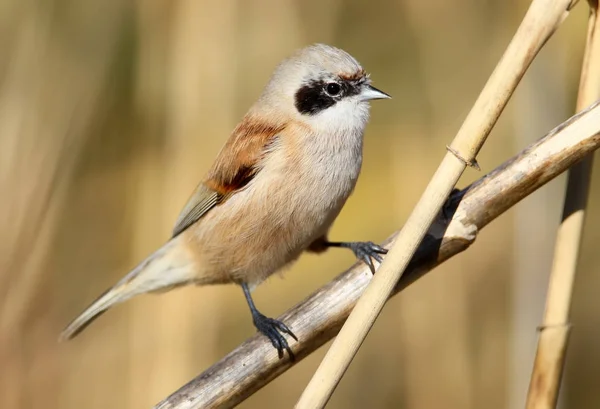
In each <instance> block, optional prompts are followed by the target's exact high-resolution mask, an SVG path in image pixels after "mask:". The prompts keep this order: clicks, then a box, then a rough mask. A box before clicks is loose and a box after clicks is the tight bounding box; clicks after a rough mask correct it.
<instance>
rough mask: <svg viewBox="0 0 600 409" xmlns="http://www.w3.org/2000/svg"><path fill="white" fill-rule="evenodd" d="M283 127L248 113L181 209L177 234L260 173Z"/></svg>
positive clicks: (176, 227)
mask: <svg viewBox="0 0 600 409" xmlns="http://www.w3.org/2000/svg"><path fill="white" fill-rule="evenodd" d="M283 128H284V127H283V126H274V125H272V124H269V123H268V122H264V121H258V120H256V119H255V118H253V117H252V116H246V117H245V118H244V120H243V121H242V122H241V123H240V124H239V125H238V126H237V127H236V128H235V130H234V131H233V133H232V135H231V136H230V137H229V139H228V140H227V142H226V143H225V146H224V147H223V148H222V149H221V152H220V153H219V155H218V156H217V159H216V161H215V163H214V164H213V166H212V168H211V170H210V171H209V172H208V176H207V178H206V180H205V181H204V182H202V183H201V184H200V185H199V186H198V187H197V188H196V190H195V191H194V193H193V194H192V196H191V197H190V198H189V200H188V202H187V204H186V205H185V207H184V208H183V210H182V211H181V214H180V215H179V217H178V219H177V222H176V223H175V228H174V229H173V237H175V236H177V235H179V234H180V233H181V232H183V231H184V230H186V229H187V228H188V227H190V226H191V225H192V224H194V223H195V222H197V221H198V220H200V219H201V218H202V216H204V215H205V214H206V213H207V212H208V211H209V210H210V209H212V208H213V207H215V206H217V205H218V204H220V203H223V202H224V201H225V200H227V199H228V198H229V197H231V195H233V194H235V193H236V192H238V191H239V190H240V189H242V188H243V187H244V186H246V185H247V184H248V183H249V182H250V181H251V180H252V178H254V176H256V174H257V173H258V171H259V163H260V160H261V159H262V158H263V155H264V154H265V152H266V151H267V149H268V148H269V146H271V145H272V144H273V142H274V141H275V140H276V139H277V134H278V133H280V132H281V131H282V130H283Z"/></svg>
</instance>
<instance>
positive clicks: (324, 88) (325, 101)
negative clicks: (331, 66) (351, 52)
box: [294, 79, 361, 115]
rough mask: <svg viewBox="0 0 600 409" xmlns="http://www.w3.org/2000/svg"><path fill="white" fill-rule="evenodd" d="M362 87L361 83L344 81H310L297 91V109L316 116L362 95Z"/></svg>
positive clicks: (302, 112) (304, 113)
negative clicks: (342, 101)
mask: <svg viewBox="0 0 600 409" xmlns="http://www.w3.org/2000/svg"><path fill="white" fill-rule="evenodd" d="M360 87H361V83H360V82H359V81H348V80H342V79H338V80H336V81H333V80H329V81H326V80H323V79H320V80H312V81H308V82H306V83H304V85H302V86H301V87H300V89H299V90H298V91H296V95H295V98H294V99H295V105H296V109H297V110H298V112H300V113H301V114H303V115H316V114H318V113H319V112H322V111H324V110H326V109H327V108H330V107H332V106H334V105H335V104H336V103H337V102H338V101H340V100H342V99H344V98H347V97H350V96H353V95H358V94H360Z"/></svg>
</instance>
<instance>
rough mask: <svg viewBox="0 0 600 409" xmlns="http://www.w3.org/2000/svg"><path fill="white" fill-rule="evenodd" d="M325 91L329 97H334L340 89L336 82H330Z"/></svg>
mask: <svg viewBox="0 0 600 409" xmlns="http://www.w3.org/2000/svg"><path fill="white" fill-rule="evenodd" d="M325 89H326V91H327V93H328V94H329V95H331V96H332V97H335V96H336V95H338V94H339V93H340V91H341V90H342V87H340V84H338V83H337V82H330V83H329V84H327V87H326V88H325Z"/></svg>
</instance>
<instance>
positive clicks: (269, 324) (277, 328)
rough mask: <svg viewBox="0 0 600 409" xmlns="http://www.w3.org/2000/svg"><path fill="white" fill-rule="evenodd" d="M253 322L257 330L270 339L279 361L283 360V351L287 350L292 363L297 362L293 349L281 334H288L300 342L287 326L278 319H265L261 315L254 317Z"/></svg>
mask: <svg viewBox="0 0 600 409" xmlns="http://www.w3.org/2000/svg"><path fill="white" fill-rule="evenodd" d="M253 321H254V326H255V327H256V329H257V330H258V331H259V332H260V333H261V334H263V335H264V336H266V337H267V338H269V341H271V344H272V345H273V347H274V348H275V349H277V355H278V356H279V359H281V358H283V350H284V349H285V350H286V351H287V352H288V354H289V356H290V359H291V360H292V361H294V360H295V357H294V353H293V352H292V349H291V348H290V346H289V344H288V342H287V340H286V339H285V337H284V336H283V335H282V334H281V332H283V333H285V334H288V335H289V336H291V337H292V338H294V339H295V340H296V341H298V338H297V337H296V335H294V333H293V332H292V331H291V330H290V329H289V328H288V327H287V325H285V324H284V323H283V322H281V321H278V320H276V319H273V318H268V317H265V316H264V315H262V314H260V313H258V314H255V315H254V317H253Z"/></svg>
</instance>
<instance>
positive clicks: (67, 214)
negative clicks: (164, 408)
mask: <svg viewBox="0 0 600 409" xmlns="http://www.w3.org/2000/svg"><path fill="white" fill-rule="evenodd" d="M528 3H529V2H528V1H526V0H518V1H517V0H515V1H508V2H502V1H480V0H450V1H442V0H437V1H426V2H423V1H418V0H397V1H384V0H373V1H370V2H368V3H367V2H363V1H358V0H336V1H329V2H322V1H316V0H309V1H306V0H304V1H299V0H282V1H266V0H260V1H252V2H250V1H242V0H238V1H233V0H221V1H219V2H216V1H204V0H176V1H166V0H162V1H161V0H147V1H139V0H138V1H123V0H120V1H118V0H108V1H97V0H69V1H68V0H50V1H47V0H3V1H2V2H0V195H1V196H0V197H1V198H2V199H1V200H0V407H1V408H3V409H13V408H19V409H21V408H23V409H25V408H46V409H55V408H61V409H73V408H86V409H100V408H102V409H105V408H127V409H129V408H131V409H138V408H140V409H141V408H149V407H151V406H152V405H153V404H155V403H157V402H158V401H159V400H161V399H162V398H164V397H165V396H167V395H168V394H169V393H171V392H172V391H174V390H175V389H176V388H178V387H179V386H181V385H182V384H183V383H185V382H186V381H187V380H189V379H190V378H192V377H193V376H195V375H197V374H198V373H200V372H201V371H202V370H204V369H206V368H207V367H208V366H210V365H211V363H213V362H215V361H216V360H218V359H219V358H220V357H222V356H224V355H225V354H226V353H227V352H228V351H230V350H231V349H232V348H233V347H235V346H236V345H237V344H238V343H240V342H241V341H243V340H244V339H245V338H246V337H248V336H250V335H252V334H253V333H254V328H253V326H252V322H251V319H250V314H249V312H248V310H247V307H246V304H245V301H244V297H243V296H242V292H241V290H240V289H239V288H236V287H234V286H219V287H211V288H185V289H181V290H176V291H173V292H171V293H168V294H165V295H161V296H143V297H139V298H136V299H134V300H132V301H130V302H128V303H126V304H124V305H121V306H119V307H117V308H115V309H114V310H111V311H110V312H109V313H107V314H106V315H104V316H103V317H102V318H100V319H99V320H98V321H96V322H95V323H94V325H92V326H91V327H90V328H89V329H88V330H87V331H85V332H84V333H83V334H82V335H81V336H80V337H78V338H77V339H75V340H74V341H73V342H69V343H65V344H58V343H57V342H56V339H57V337H58V334H59V332H60V331H61V329H62V328H63V326H64V325H66V324H67V323H68V322H69V321H70V320H71V319H72V318H73V317H74V316H75V315H76V314H78V313H79V312H80V311H81V310H82V309H83V308H84V307H85V306H87V305H88V304H89V303H90V302H91V301H92V300H93V299H94V298H95V297H96V296H98V295H99V294H100V293H101V292H102V291H103V290H104V289H105V288H107V287H108V286H110V285H112V284H113V283H114V282H115V281H116V280H117V279H119V278H120V277H121V276H122V275H123V274H125V273H126V272H127V271H128V269H129V268H131V267H133V266H134V265H135V264H136V263H137V262H138V261H140V260H141V259H142V258H143V257H144V256H146V255H147V254H149V253H150V252H151V251H153V250H154V249H155V248H157V247H158V246H159V245H161V244H162V243H163V242H164V241H165V240H166V239H167V238H168V236H169V232H170V230H171V227H172V225H173V223H174V221H175V218H176V216H177V214H178V212H179V210H180V208H181V207H182V206H183V204H184V202H185V200H186V199H187V197H188V194H189V193H190V192H191V190H192V189H193V188H194V187H195V185H196V183H197V182H198V181H199V180H200V178H201V177H202V176H203V174H204V172H205V171H206V170H207V169H208V167H209V165H210V163H211V161H212V159H213V158H214V156H215V155H216V153H217V152H218V150H219V148H220V147H221V145H222V144H223V142H224V141H225V139H226V138H227V137H228V135H229V132H230V131H231V130H232V129H233V127H234V126H235V124H236V123H237V121H238V120H239V119H240V118H241V116H242V115H243V114H244V112H245V110H246V109H247V108H248V107H249V105H250V104H251V103H252V102H253V100H254V99H255V98H256V97H257V96H258V94H259V92H260V90H261V88H262V86H263V85H264V84H265V82H266V81H267V79H268V77H269V75H270V73H271V71H272V69H273V68H274V66H275V65H276V64H277V62H279V60H281V59H282V58H283V57H285V56H287V55H289V54H290V53H291V52H292V51H293V50H294V49H296V48H298V47H302V46H304V45H307V44H309V43H313V42H317V41H318V42H325V43H329V44H333V45H336V46H339V47H342V48H344V49H346V50H347V51H349V52H350V53H351V54H353V55H354V56H355V57H356V58H357V59H358V60H359V61H361V63H362V64H363V65H364V66H365V67H366V69H367V70H368V71H369V72H371V74H372V78H373V80H374V83H375V85H376V86H377V87H379V88H381V89H383V90H384V91H386V92H388V93H390V94H391V95H393V97H394V99H393V100H391V101H385V102H380V101H377V102H375V103H374V104H373V109H372V120H371V123H370V125H369V127H368V128H367V133H366V143H365V161H364V167H363V173H362V176H361V179H360V180H359V183H358V187H357V189H356V192H355V194H354V196H353V197H352V198H351V200H350V201H349V202H348V204H347V205H346V207H345V209H344V211H343V212H342V214H341V216H340V217H339V219H338V221H337V222H336V224H335V226H334V229H333V232H332V238H334V239H347V240H377V241H380V240H382V239H384V238H385V237H387V236H388V235H389V234H390V233H392V231H394V230H396V229H397V228H398V227H400V226H401V225H402V223H403V221H404V220H405V218H406V217H407V215H408V213H409V212H410V210H411V209H412V206H413V205H414V204H415V202H416V200H417V199H418V196H419V195H420V194H421V192H422V191H423V189H424V187H425V185H426V183H427V181H428V179H429V177H430V176H431V175H432V174H433V171H434V170H435V168H436V166H437V163H438V162H439V160H440V159H441V158H442V156H443V154H444V152H445V150H444V147H445V144H447V143H448V142H449V141H450V140H451V138H452V137H453V136H454V134H455V132H456V131H457V129H458V127H459V126H460V124H461V122H462V120H463V119H464V117H465V116H466V114H467V112H468V110H469V109H470V106H471V104H472V103H473V102H474V100H475V98H476V96H477V94H478V93H479V91H480V90H481V88H482V86H483V84H484V83H485V80H486V79H487V76H488V75H489V74H490V73H491V71H492V69H493V67H494V65H495V63H496V62H497V60H498V59H499V57H500V55H501V53H502V51H503V50H504V47H505V46H506V45H507V44H508V42H509V40H510V38H511V36H512V34H513V33H514V31H515V29H516V27H517V25H518V23H519V21H520V19H521V18H522V16H523V15H524V13H525V10H526V8H527V6H528ZM586 21H587V5H586V4H585V2H580V4H579V5H578V6H577V7H576V8H575V10H574V11H573V12H572V14H571V16H570V17H569V18H568V20H567V21H566V22H565V23H564V24H563V26H562V27H561V28H560V30H559V31H558V33H557V34H556V35H555V37H554V38H553V39H552V40H551V41H550V42H549V43H548V44H547V47H546V48H545V49H544V50H543V52H542V53H541V55H540V56H539V58H538V59H537V61H536V63H535V64H534V65H533V66H532V67H531V69H530V71H529V73H528V74H527V76H526V78H525V79H524V81H523V83H522V84H521V86H520V87H519V90H518V92H517V93H516V94H515V96H514V97H513V100H512V101H511V103H510V104H509V106H508V108H507V109H506V111H505V112H504V115H503V117H502V119H501V120H500V122H499V123H498V125H497V127H496V128H495V130H494V131H493V133H492V135H491V138H490V140H489V141H488V143H487V145H486V146H485V147H484V148H483V151H482V152H481V154H480V156H479V162H480V164H481V165H482V168H483V171H482V172H481V173H477V172H475V171H473V170H469V171H467V172H466V175H465V177H464V180H462V181H461V183H460V186H465V185H466V184H467V183H469V182H470V181H471V180H473V179H474V178H477V177H480V176H482V175H483V174H485V172H488V171H490V170H491V169H493V168H494V167H495V166H497V165H498V164H500V163H501V162H502V161H503V160H505V159H506V158H508V157H510V156H512V155H513V154H515V153H516V152H518V151H519V150H520V149H522V148H523V147H525V146H526V145H527V144H528V143H530V142H531V141H533V140H534V139H537V138H538V137H540V136H542V135H543V134H544V133H545V132H546V131H548V130H549V129H551V128H552V127H553V126H554V125H556V124H558V123H559V122H562V121H563V120H564V119H566V118H567V117H568V116H570V115H571V113H572V110H573V107H574V101H575V98H576V88H577V83H578V79H579V67H580V63H581V56H582V51H583V42H584V39H585V26H586ZM596 176H598V175H596ZM563 186H564V178H563V177H561V178H559V179H558V180H557V181H555V182H553V183H552V184H550V185H549V186H547V187H545V188H543V189H542V190H541V191H539V192H537V193H536V194H534V195H533V196H531V197H529V198H528V199H527V200H525V201H524V202H523V203H521V204H519V205H518V206H517V207H516V208H515V209H513V210H511V211H510V212H509V213H508V214H506V215H504V216H503V217H502V218H501V220H499V221H497V222H495V223H493V224H492V225H490V226H489V227H488V228H486V229H485V230H484V231H483V232H482V233H481V234H480V236H479V239H478V241H477V243H476V244H475V245H474V246H473V247H472V248H471V249H470V250H469V251H467V252H466V253H464V254H462V255H460V256H458V257H456V258H455V259H453V260H451V261H450V262H449V263H446V264H445V265H444V266H442V267H440V268H439V269H437V270H436V271H435V272H433V273H432V274H430V275H428V276H426V277H425V278H424V279H422V280H420V281H419V282H418V283H416V284H415V285H414V286H412V287H410V288H409V289H407V290H406V291H405V292H403V293H402V294H400V295H399V296H397V297H395V299H393V300H392V301H391V302H390V303H389V304H388V306H387V307H386V309H385V311H384V313H383V314H382V316H381V317H380V318H379V320H378V321H377V324H376V325H375V327H374V329H373V331H372V332H371V334H370V335H369V337H368V339H367V341H366V343H365V344H364V346H363V348H362V349H361V350H360V353H359V354H358V356H357V358H356V359H355V360H354V363H353V364H352V366H351V367H350V370H349V371H348V373H347V375H346V376H345V378H344V379H343V381H342V383H341V384H340V386H339V388H338V389H337V391H336V393H335V395H334V397H333V399H332V401H331V403H330V405H329V407H330V408H332V409H334V408H367V407H373V408H407V409H421V408H423V409H431V408H445V409H451V408H457V409H458V408H483V407H485V408H520V407H522V406H523V403H524V396H525V393H526V389H527V385H528V378H529V373H530V368H531V363H532V357H533V353H534V350H535V340H536V333H535V328H536V325H538V324H539V322H540V320H541V313H542V310H543V305H544V296H545V292H546V284H547V277H548V271H549V267H550V262H551V257H552V247H553V242H554V233H555V230H556V226H557V223H558V221H559V216H560V209H561V202H562V197H563ZM599 203H600V190H599V189H598V187H597V184H595V186H594V187H593V189H592V194H591V203H590V209H591V212H590V215H589V217H588V223H587V228H586V232H585V240H584V248H583V254H582V258H581V269H580V271H579V274H578V277H577V282H576V288H575V301H574V311H573V315H572V318H573V323H574V325H575V326H574V331H573V336H572V342H571V344H570V347H569V353H568V362H567V367H566V377H565V379H564V387H563V389H562V394H561V403H562V405H563V407H565V408H592V407H599V405H600V388H599V386H600V348H598V344H599V342H600V301H599V300H600V298H599V297H598V296H597V295H596V294H597V293H598V290H600V275H598V274H597V269H598V268H597V266H598V265H599V263H600V252H598V251H597V250H596V248H595V243H596V241H597V240H598V239H600V237H599V236H600V233H599V232H598V231H599V229H598V227H600V212H596V211H595V209H597V208H598V204H599ZM352 262H353V257H352V255H351V254H350V252H347V251H335V250H331V251H329V252H328V253H326V254H325V255H323V256H316V255H306V256H304V257H302V258H301V260H300V261H299V262H298V263H297V264H296V265H295V266H294V267H293V268H292V269H291V271H289V272H287V274H286V277H285V279H284V280H282V279H280V278H278V277H277V276H275V277H274V278H273V279H271V280H270V281H268V282H267V283H266V284H264V285H263V286H262V287H260V289H258V290H257V292H256V300H257V303H258V305H259V306H261V308H262V310H263V311H264V312H265V313H268V314H269V315H271V316H276V315H278V314H280V313H281V312H283V311H284V310H285V309H287V308H289V307H291V306H293V305H294V304H295V303H297V302H298V301H300V300H301V299H303V298H304V297H305V296H307V295H308V294H309V293H310V292H312V291H313V290H315V289H316V288H318V287H319V286H320V285H322V284H324V283H326V282H327V281H328V280H330V279H331V278H332V277H334V276H335V275H336V274H337V273H339V272H340V271H342V270H343V269H344V268H345V267H347V266H348V265H349V264H350V263H352ZM324 352H325V348H321V350H319V351H318V352H317V353H315V354H314V355H313V356H311V357H310V358H308V359H306V360H305V361H303V362H301V363H299V364H298V365H297V366H296V367H294V368H293V369H291V370H290V371H288V372H287V373H285V374H284V375H283V376H281V377H280V378H279V379H277V380H276V381H274V382H273V383H271V384H270V385H268V386H267V387H265V388H264V389H263V390H261V391H260V392H259V393H257V394H256V395H254V396H252V397H251V398H250V399H248V400H247V401H246V402H244V403H243V404H242V405H240V407H242V408H246V409H251V408H286V407H292V405H293V404H294V403H295V401H296V399H297V398H298V397H299V395H300V392H301V391H302V389H303V388H304V387H305V386H306V383H307V382H308V380H309V379H310V376H311V374H312V373H313V371H314V370H315V369H316V367H317V365H318V363H319V362H320V360H321V358H322V357H323V354H324Z"/></svg>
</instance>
